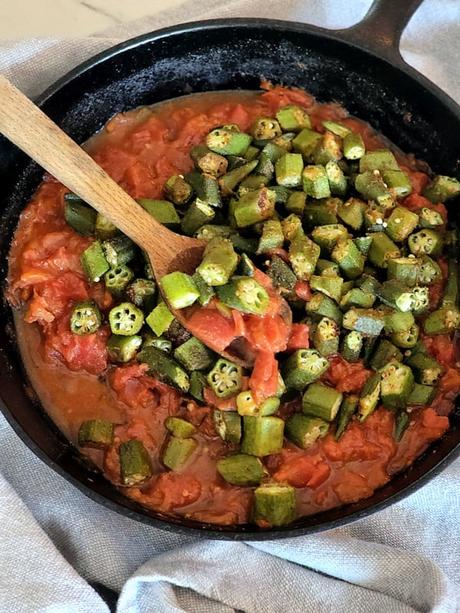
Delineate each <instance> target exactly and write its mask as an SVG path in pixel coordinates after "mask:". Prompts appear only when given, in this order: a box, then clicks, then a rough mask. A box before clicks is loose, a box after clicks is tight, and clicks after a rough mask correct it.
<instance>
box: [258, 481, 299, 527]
mask: <svg viewBox="0 0 460 613" xmlns="http://www.w3.org/2000/svg"><path fill="white" fill-rule="evenodd" d="M295 517H296V496H295V489H294V488H293V487H292V486H290V485H280V484H278V483H277V484H276V485H270V484H266V485H261V486H259V487H258V488H257V489H256V490H255V491H254V510H253V518H254V521H255V522H256V523H257V524H259V525H261V526H262V527H264V528H266V527H270V526H274V527H276V526H285V525H286V524H290V523H291V522H292V521H294V519H295Z"/></svg>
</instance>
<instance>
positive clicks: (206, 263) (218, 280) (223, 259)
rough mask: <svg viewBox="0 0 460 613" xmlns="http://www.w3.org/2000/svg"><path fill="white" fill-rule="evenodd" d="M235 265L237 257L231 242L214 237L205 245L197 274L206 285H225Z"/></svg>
mask: <svg viewBox="0 0 460 613" xmlns="http://www.w3.org/2000/svg"><path fill="white" fill-rule="evenodd" d="M237 264H238V256H237V254H236V253H235V250H234V248H233V245H232V242H231V241H230V240H228V239H226V238H221V237H216V238H213V239H212V240H210V241H209V243H208V244H207V245H206V248H205V250H204V254H203V260H202V261H201V264H200V265H199V266H198V268H197V272H198V274H200V275H201V276H202V277H203V279H204V281H205V282H206V283H207V284H208V285H212V286H217V285H225V284H226V283H227V282H228V281H229V279H230V277H231V276H232V275H233V273H234V272H235V269H236V266H237Z"/></svg>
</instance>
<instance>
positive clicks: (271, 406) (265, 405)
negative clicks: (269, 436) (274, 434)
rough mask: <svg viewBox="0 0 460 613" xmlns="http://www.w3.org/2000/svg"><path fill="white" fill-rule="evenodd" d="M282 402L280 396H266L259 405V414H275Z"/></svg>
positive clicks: (266, 415)
mask: <svg viewBox="0 0 460 613" xmlns="http://www.w3.org/2000/svg"><path fill="white" fill-rule="evenodd" d="M280 404H281V401H280V399H279V397H278V396H270V397H269V398H265V400H264V401H263V402H262V403H261V404H260V406H259V415H260V416H261V417H268V416H269V415H273V414H274V413H276V412H277V410H278V409H279V408H280Z"/></svg>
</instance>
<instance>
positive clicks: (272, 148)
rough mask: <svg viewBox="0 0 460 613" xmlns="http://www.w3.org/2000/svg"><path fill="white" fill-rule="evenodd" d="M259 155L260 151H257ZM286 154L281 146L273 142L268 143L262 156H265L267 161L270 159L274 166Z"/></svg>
mask: <svg viewBox="0 0 460 613" xmlns="http://www.w3.org/2000/svg"><path fill="white" fill-rule="evenodd" d="M257 152H258V153H259V151H257ZM285 153H286V150H285V149H284V148H283V147H280V146H279V145H276V144H275V143H274V142H273V141H271V142H269V143H267V144H266V145H265V146H264V148H263V149H262V151H261V156H262V155H263V156H264V157H266V158H267V159H269V160H270V161H271V162H272V163H273V164H274V163H275V162H276V161H277V160H279V158H280V157H282V156H283V155H284V154H285Z"/></svg>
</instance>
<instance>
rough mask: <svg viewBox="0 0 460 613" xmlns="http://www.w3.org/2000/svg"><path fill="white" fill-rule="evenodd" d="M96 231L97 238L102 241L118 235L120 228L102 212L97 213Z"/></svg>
mask: <svg viewBox="0 0 460 613" xmlns="http://www.w3.org/2000/svg"><path fill="white" fill-rule="evenodd" d="M94 231H95V233H96V236H97V238H98V239H99V240H101V241H105V240H108V239H109V238H114V237H115V236H118V235H119V234H120V230H119V229H118V228H117V226H116V225H115V224H114V223H112V222H111V221H110V219H108V218H107V217H105V216H104V215H101V213H98V214H97V215H96V223H95V226H94Z"/></svg>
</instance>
